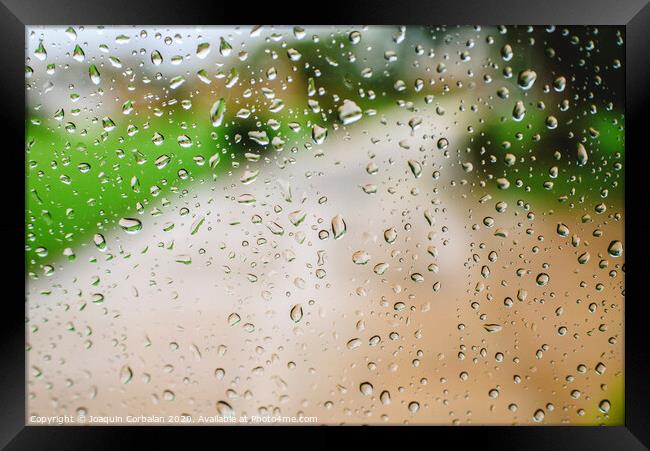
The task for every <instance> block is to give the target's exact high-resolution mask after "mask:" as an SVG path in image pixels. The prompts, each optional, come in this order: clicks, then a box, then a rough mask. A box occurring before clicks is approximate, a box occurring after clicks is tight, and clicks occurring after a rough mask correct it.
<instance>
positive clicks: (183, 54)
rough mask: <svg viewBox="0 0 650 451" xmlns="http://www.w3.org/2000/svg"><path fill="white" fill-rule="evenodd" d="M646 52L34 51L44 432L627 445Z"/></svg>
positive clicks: (358, 48) (33, 278)
mask: <svg viewBox="0 0 650 451" xmlns="http://www.w3.org/2000/svg"><path fill="white" fill-rule="evenodd" d="M624 55H625V46H624V33H623V29H622V28H617V27H608V26H597V27H596V26H587V27H560V26H558V27H554V26H549V27H528V26H517V27H514V26H507V27H506V26H499V27H478V26H476V27H469V26H460V27H459V26H446V27H442V26H432V27H419V26H418V27H414V26H409V27H399V26H318V27H314V26H304V27H298V26H296V27H288V26H280V27H277V26H276V27H271V26H264V27H253V26H240V27H211V26H205V27H165V26H161V27H140V26H136V27H132V26H129V27H112V26H106V27H97V26H71V27H67V26H64V27H28V29H27V49H26V67H25V87H26V102H27V105H26V147H25V162H26V169H25V170H26V177H27V181H26V193H25V195H26V199H27V211H26V219H25V224H26V237H25V244H26V246H25V252H26V275H25V277H26V281H27V305H26V328H27V344H26V347H27V351H26V353H27V375H26V377H27V380H28V387H27V391H28V393H27V396H28V400H27V422H28V424H59V423H62V424H79V423H81V424H224V423H231V422H236V423H241V422H249V423H253V424H277V423H283V424H296V425H297V424H314V423H315V424H341V423H345V424H405V423H408V424H459V425H466V424H506V425H508V424H533V425H535V424H542V425H549V424H581V425H596V424H598V425H600V424H606V425H620V424H623V414H624V396H623V393H624V385H623V381H624V377H623V376H624V372H623V370H624V362H623V345H624V342H623V326H624V325H623V305H624V296H625V285H624V270H625V265H624V257H625V255H624V252H623V249H624V242H625V241H624V224H625V214H624V171H625V166H624V155H625V153H624V152H625V142H624V132H625V130H624V124H625V115H624V107H625V105H624Z"/></svg>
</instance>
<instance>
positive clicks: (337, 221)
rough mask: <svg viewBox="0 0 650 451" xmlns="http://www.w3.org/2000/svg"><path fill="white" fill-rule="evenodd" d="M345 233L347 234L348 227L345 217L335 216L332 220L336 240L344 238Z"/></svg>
mask: <svg viewBox="0 0 650 451" xmlns="http://www.w3.org/2000/svg"><path fill="white" fill-rule="evenodd" d="M345 232H347V225H346V224H345V221H344V220H343V217H342V216H341V215H336V216H334V217H333V218H332V234H333V235H334V239H335V240H338V239H339V238H342V237H343V235H345Z"/></svg>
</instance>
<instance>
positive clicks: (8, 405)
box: [0, 0, 650, 450]
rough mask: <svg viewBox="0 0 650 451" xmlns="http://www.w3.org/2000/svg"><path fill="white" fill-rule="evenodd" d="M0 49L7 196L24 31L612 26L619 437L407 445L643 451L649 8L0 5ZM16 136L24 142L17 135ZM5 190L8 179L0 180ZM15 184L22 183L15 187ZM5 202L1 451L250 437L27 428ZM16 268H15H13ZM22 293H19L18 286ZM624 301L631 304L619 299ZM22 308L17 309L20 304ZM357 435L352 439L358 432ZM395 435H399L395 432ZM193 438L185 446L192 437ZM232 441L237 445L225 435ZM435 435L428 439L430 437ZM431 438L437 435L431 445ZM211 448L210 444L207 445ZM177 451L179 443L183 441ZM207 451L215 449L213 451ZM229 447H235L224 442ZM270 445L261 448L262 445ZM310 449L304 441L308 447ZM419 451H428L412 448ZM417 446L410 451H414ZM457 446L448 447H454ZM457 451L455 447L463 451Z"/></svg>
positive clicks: (611, 4) (553, 435) (629, 3)
mask: <svg viewBox="0 0 650 451" xmlns="http://www.w3.org/2000/svg"><path fill="white" fill-rule="evenodd" d="M0 2H1V5H0V21H1V22H0V36H1V37H0V42H1V43H2V55H3V56H2V59H1V60H0V61H2V70H1V71H0V78H1V79H2V83H0V89H1V90H2V96H1V97H0V99H2V103H3V107H2V108H0V118H1V120H0V124H2V128H3V134H2V137H3V139H2V154H3V157H2V160H0V161H2V162H3V163H4V167H3V171H2V172H3V178H4V181H5V183H6V184H7V185H6V186H17V187H20V186H21V183H23V184H24V183H25V180H24V175H25V173H24V168H25V162H24V127H25V120H24V115H23V114H21V113H20V111H21V110H23V109H24V108H25V98H24V72H23V71H24V64H25V60H24V58H25V55H24V48H25V45H24V44H25V34H26V33H25V26H26V25H64V24H65V25H67V24H106V25H125V24H132V23H133V24H135V23H137V24H142V25H153V24H166V25H167V24H168V25H195V24H242V23H243V24H250V23H253V22H273V23H279V24H294V23H295V24H300V23H302V24H304V23H305V22H306V23H307V24H342V23H345V24H348V23H370V24H504V25H510V24H526V25H528V24H530V25H547V24H556V25H564V24H571V25H621V26H624V27H625V35H626V38H625V39H626V61H625V65H624V67H625V71H626V119H627V127H626V146H627V152H626V160H627V163H628V164H627V165H626V166H627V171H626V181H625V183H626V188H625V191H626V202H625V211H626V226H625V233H626V243H627V247H626V262H627V263H630V264H629V265H626V266H627V267H629V268H631V270H626V304H625V403H626V404H625V406H626V408H625V426H621V427H613V426H612V427H577V426H567V427H558V426H539V427H501V426H496V427H495V426H485V427H483V426H472V427H463V428H458V427H457V428H455V427H436V428H435V430H429V428H411V430H409V431H408V433H407V434H408V438H407V437H403V438H400V437H399V436H397V437H395V438H397V440H398V441H404V444H405V445H406V446H411V445H407V442H412V443H411V444H412V445H415V444H416V442H413V440H414V437H413V435H412V434H413V433H416V434H422V435H421V436H418V437H417V438H415V440H418V439H420V438H421V439H423V440H428V441H429V442H430V443H431V444H432V446H437V445H438V443H443V442H439V440H451V442H450V443H458V444H466V443H467V440H468V439H470V440H472V441H474V440H476V443H480V445H479V446H481V447H482V448H483V449H492V448H495V449H497V448H498V449H527V450H538V449H539V450H542V449H544V450H551V449H553V450H556V449H585V450H601V449H603V450H604V449H621V450H636V449H648V448H647V447H648V446H650V427H649V426H650V385H649V384H648V383H647V381H648V380H649V379H650V371H649V368H650V346H649V344H650V340H648V339H647V338H646V337H645V336H644V330H645V328H646V327H647V324H648V318H647V316H646V314H645V313H646V312H647V309H646V306H645V305H646V304H647V302H648V300H647V299H645V294H646V291H647V283H646V281H645V280H644V279H647V275H646V274H647V273H646V268H645V267H644V266H645V265H646V263H645V261H644V260H646V259H647V256H648V255H650V246H649V240H648V239H647V237H648V233H649V232H650V222H647V220H646V219H645V216H646V211H647V209H648V207H647V204H648V196H647V195H648V193H649V191H650V190H649V189H648V184H647V183H646V182H645V180H644V178H645V179H647V178H648V175H647V174H644V171H646V172H647V168H648V167H649V166H648V163H649V162H650V158H649V157H648V152H650V149H649V148H648V147H650V146H649V145H648V143H650V139H648V138H649V136H650V134H649V133H648V130H647V128H648V123H649V122H648V109H649V108H650V103H649V101H650V97H649V95H648V92H649V90H648V85H646V83H648V81H650V39H648V37H649V34H650V32H649V30H650V5H649V4H648V0H619V1H611V0H609V1H608V0H546V1H543V2H523V1H520V0H519V1H514V0H507V1H496V0H487V1H478V0H472V1H469V0H465V1H457V2H434V1H425V0H419V1H418V0H400V1H381V2H379V1H375V2H356V3H355V2H352V1H349V0H348V1H339V0H330V1H328V2H326V3H323V2H320V3H314V4H307V3H306V2H303V3H299V2H286V1H285V2H281V3H270V4H268V5H266V6H265V5H254V4H253V3H251V4H248V3H246V4H244V3H241V2H198V1H197V2H188V1H182V2H181V1H178V0H156V1H155V2H151V1H136V0H108V1H104V2H93V3H88V2H84V1H81V0H49V1H47V2H44V1H38V0H0ZM21 131H22V132H21ZM7 179H8V180H7ZM21 180H22V182H21ZM13 191H15V193H14V192H12V191H11V190H10V189H6V190H4V191H3V194H4V196H3V199H4V215H3V221H1V222H0V230H1V234H0V236H2V238H3V248H4V249H3V257H4V258H3V260H4V261H3V266H5V269H4V270H3V278H4V279H5V280H4V283H3V285H2V286H3V288H4V289H3V290H2V293H3V294H4V296H3V299H2V302H3V303H4V305H3V308H2V310H1V311H2V312H3V313H2V317H3V326H2V328H1V333H2V339H1V340H0V358H1V359H2V364H1V365H2V371H0V393H1V397H0V401H1V404H0V446H2V447H3V448H5V449H10V450H42V449H43V450H45V449H46V450H50V449H105V448H106V449H109V448H110V449H114V448H116V447H118V446H119V447H120V448H121V447H127V445H141V446H144V444H150V443H151V442H149V440H150V439H151V437H156V438H157V439H159V440H160V439H162V440H166V441H167V440H169V441H167V443H168V445H171V443H172V441H171V439H172V435H173V436H176V435H177V434H181V435H182V436H184V439H185V440H188V439H190V440H191V442H190V443H192V442H193V443H199V442H198V441H197V440H202V439H208V437H207V436H208V435H209V434H214V433H215V432H216V433H218V434H219V437H220V438H219V440H220V441H221V440H223V441H222V442H221V443H223V444H224V445H226V443H227V441H229V440H237V441H247V440H249V438H252V437H253V436H252V435H251V434H249V433H248V432H249V431H246V435H245V436H241V435H239V434H240V432H241V431H242V430H240V429H239V428H241V427H245V426H238V427H224V426H222V427H220V428H219V429H218V431H216V430H215V429H213V428H183V427H149V428H147V427H137V426H133V427H113V426H104V427H71V426H59V427H56V426H26V425H25V422H26V417H25V415H26V408H25V405H26V402H25V388H26V387H25V310H24V309H25V305H24V304H21V303H20V302H19V299H20V298H21V297H22V296H24V291H23V289H24V280H25V275H24V274H25V271H24V270H25V266H24V264H25V260H24V258H25V257H24V255H25V252H24V245H23V243H22V237H23V236H24V217H23V215H21V214H20V213H19V212H20V211H21V209H22V211H23V212H24V211H25V199H24V197H23V196H22V195H21V193H20V188H16V189H15V190H13ZM18 262H22V263H23V265H21V264H19V263H18ZM21 280H22V281H23V282H20V281H21ZM627 294H629V295H627ZM23 299H24V298H23ZM292 428H293V429H292V431H291V435H292V436H293V437H306V436H305V435H304V434H307V436H309V435H311V434H327V433H328V432H329V431H331V430H332V428H330V427H322V428H314V427H292ZM282 429H284V428H277V427H274V428H271V427H267V428H263V429H262V430H260V428H258V429H256V430H255V436H257V435H258V432H259V433H260V434H262V435H266V434H269V435H271V437H269V438H270V439H273V436H275V434H276V433H277V432H278V431H279V430H282ZM359 431H361V432H359ZM363 431H368V430H367V429H363V428H360V429H359V428H354V431H352V432H353V433H359V434H364V435H367V436H372V437H373V438H374V439H377V438H379V439H383V438H388V435H389V434H390V435H393V434H394V433H395V431H393V430H392V428H388V427H380V428H376V429H374V430H372V431H370V432H363ZM397 433H398V434H399V433H401V431H398V432H397ZM190 434H191V435H190ZM235 434H238V435H235ZM432 434H433V435H432ZM440 434H441V435H440ZM208 440H210V439H208ZM186 443H187V442H186ZM208 443H213V444H214V445H213V446H218V444H217V442H214V441H212V442H210V441H209V442H208ZM233 443H235V442H233ZM269 443H271V442H269ZM312 443H313V442H312ZM422 443H426V442H424V441H423V442H422ZM418 446H419V445H418ZM453 446H454V447H455V445H453ZM461 448H462V446H461Z"/></svg>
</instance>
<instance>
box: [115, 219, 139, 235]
mask: <svg viewBox="0 0 650 451" xmlns="http://www.w3.org/2000/svg"><path fill="white" fill-rule="evenodd" d="M118 224H119V225H120V227H122V230H124V231H125V232H127V233H131V234H135V233H138V232H139V231H140V230H142V222H141V221H140V220H139V219H135V218H122V219H120V220H119V222H118Z"/></svg>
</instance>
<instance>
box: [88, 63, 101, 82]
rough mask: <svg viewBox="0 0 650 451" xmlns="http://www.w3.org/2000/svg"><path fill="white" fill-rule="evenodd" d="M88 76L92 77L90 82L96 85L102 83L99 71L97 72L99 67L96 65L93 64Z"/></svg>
mask: <svg viewBox="0 0 650 451" xmlns="http://www.w3.org/2000/svg"><path fill="white" fill-rule="evenodd" d="M88 75H89V76H90V81H92V82H93V83H94V84H96V85H98V84H100V83H101V82H102V78H101V76H100V74H99V70H97V66H95V65H94V64H91V65H90V67H89V68H88Z"/></svg>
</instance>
